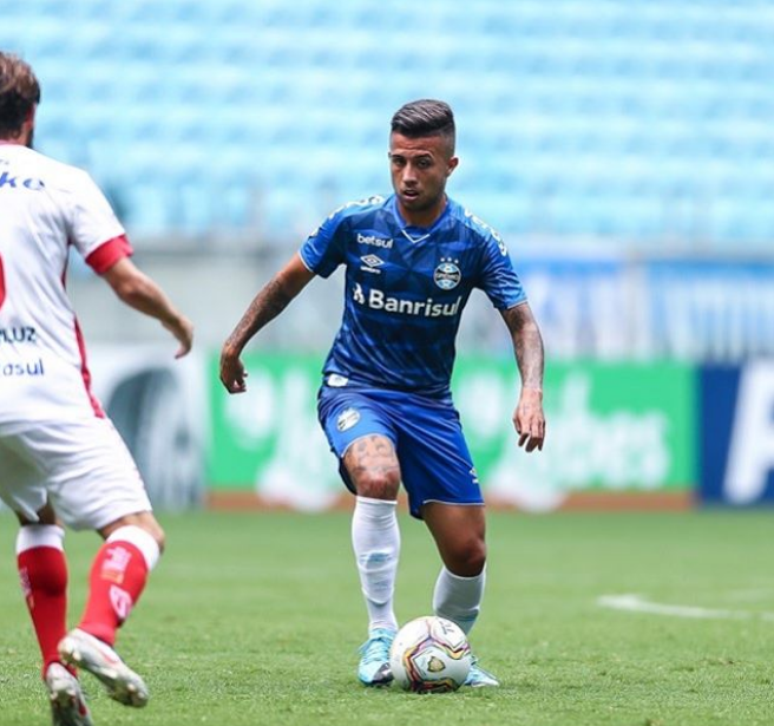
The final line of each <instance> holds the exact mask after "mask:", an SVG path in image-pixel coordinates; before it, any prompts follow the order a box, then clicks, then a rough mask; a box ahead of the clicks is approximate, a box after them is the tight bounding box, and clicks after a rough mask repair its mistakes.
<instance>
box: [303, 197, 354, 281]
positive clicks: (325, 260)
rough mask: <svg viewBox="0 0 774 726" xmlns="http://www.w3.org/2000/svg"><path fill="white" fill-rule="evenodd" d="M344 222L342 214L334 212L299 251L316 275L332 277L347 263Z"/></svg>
mask: <svg viewBox="0 0 774 726" xmlns="http://www.w3.org/2000/svg"><path fill="white" fill-rule="evenodd" d="M342 221H343V215H342V214H341V212H338V211H337V212H334V213H333V214H331V215H330V216H329V217H328V218H327V219H326V220H325V221H324V222H323V223H322V224H321V225H320V226H319V228H318V229H317V230H316V231H314V232H312V234H311V235H309V237H308V238H307V240H306V242H304V244H303V245H302V246H301V249H300V250H299V254H300V255H301V259H302V260H303V262H304V264H305V265H306V266H307V268H308V269H309V271H310V272H314V274H315V275H319V276H320V277H330V276H331V275H332V274H333V272H334V271H335V270H336V268H337V267H338V266H339V265H340V264H342V263H343V262H344V261H345V235H344V233H343V226H344V225H343V224H342Z"/></svg>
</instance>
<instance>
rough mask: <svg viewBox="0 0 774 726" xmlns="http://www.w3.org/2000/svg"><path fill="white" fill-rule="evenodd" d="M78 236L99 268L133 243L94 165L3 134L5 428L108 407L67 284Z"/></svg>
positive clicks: (0, 245)
mask: <svg viewBox="0 0 774 726" xmlns="http://www.w3.org/2000/svg"><path fill="white" fill-rule="evenodd" d="M70 245H74V246H75V247H76V249H77V250H78V252H79V253H80V254H81V255H82V256H83V257H84V258H85V260H86V262H87V263H88V264H89V265H90V266H91V267H92V268H93V269H94V270H95V271H96V272H97V273H99V274H101V273H103V272H105V271H107V270H108V269H109V268H110V267H111V266H112V265H114V264H115V263H116V262H117V261H118V260H120V259H121V258H123V257H126V256H128V255H130V254H131V252H132V250H131V247H130V246H129V242H128V241H127V239H126V234H125V232H124V228H123V227H122V226H121V223H120V222H119V221H118V219H117V218H116V216H115V214H114V213H113V210H112V209H111V207H110V204H109V203H108V201H107V199H105V197H104V195H103V194H102V192H101V191H100V190H99V188H98V187H97V185H96V184H95V183H94V182H93V181H92V179H91V177H90V176H89V175H88V174H87V173H86V172H84V171H82V170H80V169H76V168H75V167H72V166H68V165H66V164H62V163H60V162H57V161H54V160H52V159H50V158H48V157H46V156H44V155H43V154H40V153H38V152H36V151H34V150H32V149H28V148H26V147H24V146H20V145H18V144H5V143H0V427H3V428H8V427H9V426H10V427H17V426H21V427H24V425H25V424H26V423H27V422H35V421H57V420H62V419H65V420H67V419H69V420H73V419H83V418H93V417H94V416H103V415H104V414H103V413H102V411H101V409H100V406H99V403H98V402H97V400H96V399H95V398H94V397H93V396H92V394H91V390H90V377H89V371H88V367H87V363H86V351H85V348H84V344H83V339H82V337H81V333H80V328H79V327H78V321H77V319H76V317H75V312H74V310H73V307H72V305H71V303H70V300H69V298H68V297H67V293H66V291H65V274H66V269H67V258H68V250H69V247H70Z"/></svg>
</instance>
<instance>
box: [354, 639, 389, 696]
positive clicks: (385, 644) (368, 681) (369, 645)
mask: <svg viewBox="0 0 774 726" xmlns="http://www.w3.org/2000/svg"><path fill="white" fill-rule="evenodd" d="M394 638H395V631H394V630H387V629H386V628H376V629H375V630H374V631H373V632H372V633H371V634H370V636H369V638H368V640H367V641H366V642H365V643H363V645H362V646H361V648H360V654H361V658H360V664H359V665H358V668H357V677H358V680H359V681H360V682H361V683H362V684H363V685H364V686H388V685H389V684H390V683H392V679H393V675H392V669H391V668H390V646H391V645H392V641H393V639H394Z"/></svg>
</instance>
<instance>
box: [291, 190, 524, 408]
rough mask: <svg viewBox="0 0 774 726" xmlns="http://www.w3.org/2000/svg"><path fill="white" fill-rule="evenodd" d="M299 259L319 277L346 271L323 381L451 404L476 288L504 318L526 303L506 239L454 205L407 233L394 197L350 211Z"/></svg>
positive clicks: (333, 220) (336, 216) (339, 214)
mask: <svg viewBox="0 0 774 726" xmlns="http://www.w3.org/2000/svg"><path fill="white" fill-rule="evenodd" d="M300 254H301V258H302V260H303V261H304V264H305V265H306V266H307V267H308V268H309V270H310V271H312V272H314V273H315V274H316V275H319V276H320V277H328V276H330V275H331V274H332V273H333V272H334V271H335V270H336V268H337V267H338V266H339V265H344V266H345V267H346V281H345V289H344V317H343V320H342V324H341V328H340V329H339V332H338V334H337V335H336V339H335V340H334V343H333V347H332V349H331V352H330V354H329V355H328V358H327V360H326V361H325V367H324V369H323V372H324V373H325V374H326V375H329V374H337V375H339V376H342V377H344V378H347V379H350V380H352V381H357V382H361V383H365V384H368V385H371V386H377V387H385V388H390V389H396V390H404V391H415V392H419V393H423V394H425V395H430V396H444V395H446V394H447V393H448V391H449V382H450V379H451V374H452V368H453V366H454V356H455V338H456V336H457V330H458V329H459V324H460V316H461V315H462V311H463V309H464V307H465V305H466V303H467V301H468V298H469V297H470V293H471V292H472V291H473V289H474V288H480V289H482V290H483V291H484V292H485V293H486V294H487V295H488V296H489V299H490V300H491V301H492V304H493V305H494V306H495V307H496V308H498V309H500V310H505V309H507V308H510V307H513V306H514V305H518V304H519V303H522V302H524V301H525V300H526V297H525V295H524V291H523V289H522V287H521V283H520V282H519V279H518V277H517V276H516V272H515V271H514V269H513V264H512V262H511V258H510V256H509V255H508V250H507V249H506V247H505V245H504V243H503V242H502V240H501V239H500V237H499V236H498V235H497V233H496V232H494V231H493V230H492V229H491V228H490V227H489V226H488V225H486V224H485V223H484V222H482V221H481V220H480V219H478V218H476V217H474V216H473V215H471V214H470V213H469V212H467V211H466V210H465V209H464V208H463V207H461V206H460V205H459V204H457V203H456V202H453V201H452V200H451V199H449V200H448V203H447V204H446V207H445V209H444V211H443V213H442V214H441V216H440V217H439V218H438V219H437V220H436V222H435V223H434V224H433V225H432V226H431V227H428V228H423V227H414V226H411V225H407V224H406V222H405V221H404V220H403V219H402V217H401V215H400V212H399V210H398V206H397V201H396V199H395V197H394V196H390V197H388V198H386V199H384V198H382V197H372V198H370V199H367V200H364V201H362V202H355V203H351V204H347V205H346V206H344V207H342V208H340V209H338V210H336V211H335V212H334V213H333V214H331V215H330V217H328V218H327V219H326V220H325V222H323V224H322V225H321V226H320V228H319V229H318V230H317V231H316V232H315V233H313V234H312V235H311V236H310V237H309V238H308V239H307V240H306V242H305V243H304V245H303V246H302V248H301V250H300Z"/></svg>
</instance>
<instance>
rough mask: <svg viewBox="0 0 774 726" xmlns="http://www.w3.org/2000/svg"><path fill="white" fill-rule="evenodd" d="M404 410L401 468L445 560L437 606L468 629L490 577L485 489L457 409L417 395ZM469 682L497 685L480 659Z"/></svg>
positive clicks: (416, 511)
mask: <svg viewBox="0 0 774 726" xmlns="http://www.w3.org/2000/svg"><path fill="white" fill-rule="evenodd" d="M404 408H405V411H404V415H403V416H402V417H401V419H400V421H401V424H400V435H401V447H402V448H401V467H402V471H403V480H404V485H405V487H406V491H407V492H408V494H409V508H410V511H411V514H412V515H414V516H415V517H418V518H420V519H424V520H425V522H426V523H427V526H428V528H429V530H430V532H431V533H432V535H433V538H434V539H435V542H436V545H437V547H438V551H439V553H440V555H441V559H442V561H443V567H442V568H441V572H440V574H439V576H438V579H437V581H436V585H435V592H434V596H433V605H434V607H435V610H436V612H437V614H438V615H440V616H442V617H446V618H448V619H449V620H452V621H453V622H455V623H457V624H458V625H459V626H460V627H461V628H462V629H463V630H464V631H465V632H466V633H467V632H470V629H471V628H472V627H473V625H474V623H475V622H476V619H477V618H478V614H479V611H480V609H481V601H482V598H483V593H484V584H485V580H486V571H485V565H486V521H485V517H484V506H483V505H484V500H483V497H482V494H481V487H480V485H479V482H478V477H477V475H476V470H475V467H474V466H473V461H472V459H471V456H470V452H469V451H468V447H467V444H466V442H465V438H464V436H463V435H462V428H461V426H460V421H459V416H458V414H457V412H456V410H455V409H454V407H453V406H451V405H441V404H427V403H426V402H425V401H422V400H421V399H418V398H417V397H414V398H412V399H407V402H406V404H405V407H404ZM467 683H468V685H475V686H484V685H489V686H495V685H498V683H497V679H496V678H494V676H492V675H491V674H488V673H486V672H485V671H484V670H483V669H482V668H481V667H480V666H478V664H477V663H476V665H474V667H473V668H472V669H471V674H470V677H469V678H468V681H467Z"/></svg>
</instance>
